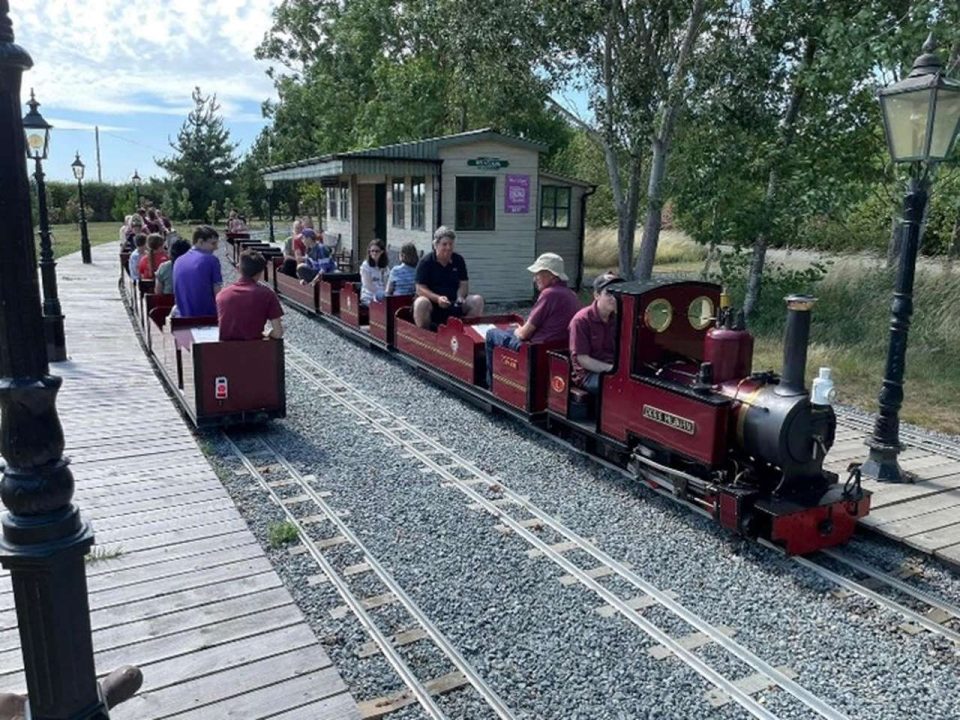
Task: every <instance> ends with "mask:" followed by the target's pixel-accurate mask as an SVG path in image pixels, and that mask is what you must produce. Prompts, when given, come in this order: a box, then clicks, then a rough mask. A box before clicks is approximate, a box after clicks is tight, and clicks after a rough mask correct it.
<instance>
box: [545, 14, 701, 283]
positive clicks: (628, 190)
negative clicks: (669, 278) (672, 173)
mask: <svg viewBox="0 0 960 720" xmlns="http://www.w3.org/2000/svg"><path fill="white" fill-rule="evenodd" d="M541 7H542V8H543V12H544V17H545V24H546V26H547V27H548V28H549V35H550V42H551V44H552V48H551V49H552V52H551V55H553V56H555V57H558V58H562V60H559V61H557V62H555V63H554V64H553V66H552V67H551V70H552V76H553V78H554V81H555V82H556V83H557V84H558V85H559V86H566V85H570V84H578V85H580V87H581V88H582V89H585V90H587V92H588V96H589V103H590V109H591V110H592V111H593V115H594V118H595V120H594V121H588V120H586V119H584V118H581V117H579V116H578V115H577V114H576V113H574V112H572V111H571V110H570V109H568V108H565V107H562V106H560V105H559V104H557V107H558V108H559V110H560V111H561V112H562V113H563V114H564V116H565V117H567V119H569V120H570V121H571V122H572V123H573V124H574V125H576V126H577V127H579V128H581V129H582V130H584V131H585V132H586V133H587V134H588V135H589V136H590V137H591V138H592V139H593V140H594V142H596V143H597V145H598V146H599V147H600V148H601V149H602V151H603V153H604V157H605V159H606V165H607V173H608V179H609V182H610V188H611V192H612V195H613V202H614V206H615V207H616V211H617V218H618V247H619V260H620V262H619V265H620V272H621V274H623V275H624V276H625V277H633V276H634V272H636V274H637V275H638V276H639V277H641V278H644V279H646V278H649V277H650V273H651V272H652V270H653V259H654V256H655V255H656V248H657V242H658V240H659V233H660V224H661V214H662V208H663V197H664V194H663V183H664V179H665V177H666V168H667V158H668V156H669V153H670V148H671V143H672V139H673V134H674V130H675V128H676V125H677V122H678V119H679V116H680V113H681V111H682V109H683V106H684V104H685V102H686V94H687V93H686V90H687V85H688V82H687V78H688V74H689V72H690V68H691V66H692V64H693V62H694V59H695V54H696V48H697V44H698V41H699V38H700V36H701V34H702V33H703V30H704V27H705V24H706V21H705V18H706V15H707V11H708V6H707V2H706V0H693V1H692V2H684V1H682V0H658V1H657V2H647V3H638V2H626V3H625V2H622V0H604V1H601V0H593V1H592V2H580V3H552V2H548V0H542V2H541ZM645 168H647V169H648V181H647V188H646V197H647V207H646V220H645V234H644V239H643V247H642V248H641V252H640V255H639V257H638V259H637V266H636V269H635V270H634V268H633V267H632V260H633V250H634V235H635V233H636V227H637V218H638V212H639V200H640V192H641V185H642V182H643V171H644V169H645Z"/></svg>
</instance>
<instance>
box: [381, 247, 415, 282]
mask: <svg viewBox="0 0 960 720" xmlns="http://www.w3.org/2000/svg"><path fill="white" fill-rule="evenodd" d="M419 261H420V256H419V254H418V253H417V246H416V245H414V244H413V243H406V244H405V245H404V246H403V247H402V248H400V262H399V263H398V264H396V265H394V266H393V268H391V270H390V277H389V278H387V295H413V294H414V293H415V292H416V291H417V263H418V262H419Z"/></svg>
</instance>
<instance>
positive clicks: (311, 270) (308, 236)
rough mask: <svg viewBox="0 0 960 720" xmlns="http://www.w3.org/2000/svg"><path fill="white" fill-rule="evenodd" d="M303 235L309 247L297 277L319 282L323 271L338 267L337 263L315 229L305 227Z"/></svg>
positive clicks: (298, 268)
mask: <svg viewBox="0 0 960 720" xmlns="http://www.w3.org/2000/svg"><path fill="white" fill-rule="evenodd" d="M301 237H302V238H303V242H304V244H305V245H306V248H307V252H306V254H305V255H304V256H303V264H301V265H298V266H297V277H298V278H300V281H301V282H302V283H309V282H317V280H319V279H320V275H322V274H323V273H328V272H334V271H335V270H336V269H337V266H336V263H334V262H333V259H332V258H331V257H330V250H329V249H327V247H326V245H324V244H323V243H322V242H321V241H319V240H318V238H317V233H316V232H315V231H314V230H313V229H311V228H304V229H303V233H302V234H301Z"/></svg>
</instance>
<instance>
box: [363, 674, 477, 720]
mask: <svg viewBox="0 0 960 720" xmlns="http://www.w3.org/2000/svg"><path fill="white" fill-rule="evenodd" d="M467 682H468V681H467V678H466V677H464V675H463V674H462V673H461V672H460V671H459V670H455V671H453V672H451V673H447V674H446V675H442V676H441V677H438V678H434V679H432V680H428V681H427V682H425V683H423V686H424V688H425V689H426V690H427V692H428V693H430V694H431V695H440V694H442V693H445V692H450V691H451V690H456V689H457V688H459V687H463V686H464V685H466V684H467ZM415 702H417V699H416V697H415V696H414V694H413V693H412V692H410V691H409V690H403V691H401V692H398V693H394V694H392V695H387V696H385V697H381V698H374V699H373V700H365V701H364V702H361V703H358V706H359V708H360V717H362V718H365V719H366V720H376V718H382V717H383V716H384V715H388V714H389V713H392V712H395V711H397V710H399V709H400V708H403V707H406V706H407V705H412V704H413V703H415Z"/></svg>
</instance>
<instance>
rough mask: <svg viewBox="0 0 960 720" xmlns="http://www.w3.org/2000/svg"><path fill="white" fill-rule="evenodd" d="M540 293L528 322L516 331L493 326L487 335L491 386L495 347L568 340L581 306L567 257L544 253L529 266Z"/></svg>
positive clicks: (488, 378)
mask: <svg viewBox="0 0 960 720" xmlns="http://www.w3.org/2000/svg"><path fill="white" fill-rule="evenodd" d="M527 270H529V271H530V272H532V273H533V281H534V282H535V283H536V285H537V290H539V291H540V295H539V296H538V297H537V302H536V303H534V305H533V310H531V311H530V315H529V317H527V321H526V322H525V323H524V324H523V325H521V326H520V327H518V328H516V329H515V330H513V331H510V330H501V329H500V328H492V329H490V330H489V331H488V332H487V335H486V346H487V387H488V388H492V387H493V349H494V348H496V347H506V348H510V349H511V350H519V349H520V343H521V342H540V343H555V342H557V341H559V340H566V339H567V326H568V325H569V324H570V319H571V318H572V317H573V316H574V315H575V314H576V312H577V310H579V309H580V301H579V300H578V299H577V294H576V293H575V292H574V291H573V290H571V289H570V288H568V287H567V285H566V283H567V280H568V278H567V275H566V273H565V272H564V271H563V258H562V257H560V256H559V255H557V254H556V253H544V254H543V255H541V256H540V257H538V258H537V260H536V262H535V263H533V265H531V266H530V267H528V268H527Z"/></svg>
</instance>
